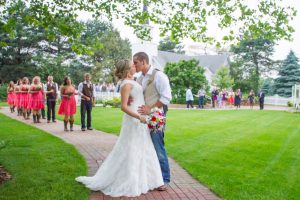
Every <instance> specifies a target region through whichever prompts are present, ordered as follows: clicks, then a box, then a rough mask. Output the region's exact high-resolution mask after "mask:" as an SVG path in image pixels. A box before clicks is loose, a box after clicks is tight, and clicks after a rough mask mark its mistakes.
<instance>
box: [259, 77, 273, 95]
mask: <svg viewBox="0 0 300 200" xmlns="http://www.w3.org/2000/svg"><path fill="white" fill-rule="evenodd" d="M261 90H263V91H264V93H265V95H267V96H272V95H274V90H275V88H274V79H272V78H266V79H264V80H263V84H262V87H261Z"/></svg>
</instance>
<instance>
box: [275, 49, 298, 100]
mask: <svg viewBox="0 0 300 200" xmlns="http://www.w3.org/2000/svg"><path fill="white" fill-rule="evenodd" d="M298 61H299V59H298V58H297V57H296V55H295V54H294V52H293V51H290V53H289V55H288V56H287V58H286V59H285V60H284V61H283V63H282V66H281V67H280V69H279V77H278V78H277V79H276V80H275V88H276V93H277V94H278V95H280V96H284V97H290V96H292V87H293V86H294V85H295V84H300V65H299V63H298Z"/></svg>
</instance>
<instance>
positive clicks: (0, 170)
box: [0, 165, 11, 184]
mask: <svg viewBox="0 0 300 200" xmlns="http://www.w3.org/2000/svg"><path fill="white" fill-rule="evenodd" d="M9 179H11V175H10V174H9V173H8V172H7V171H5V169H4V167H3V166H1V165H0V184H2V183H4V182H5V181H7V180H9Z"/></svg>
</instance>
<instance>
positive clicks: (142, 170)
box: [76, 80, 164, 197]
mask: <svg viewBox="0 0 300 200" xmlns="http://www.w3.org/2000/svg"><path fill="white" fill-rule="evenodd" d="M124 84H131V85H132V86H133V88H132V91H131V93H130V96H132V97H133V99H134V100H133V103H132V105H131V106H130V108H131V109H132V110H135V111H136V110H137V109H138V107H139V106H140V105H144V104H145V102H144V97H143V89H142V87H141V86H140V85H139V84H138V83H137V82H135V81H133V80H124V81H123V83H122V84H121V87H122V86H123V85H124ZM76 181H78V182H81V183H83V184H85V185H86V187H87V188H90V189H91V190H94V191H102V192H103V193H104V194H106V195H110V196H112V197H119V196H128V197H135V196H139V195H141V194H142V193H147V192H148V191H149V190H152V189H154V188H157V187H159V186H161V185H163V184H164V183H163V179H162V174H161V169H160V166H159V161H158V158H157V155H156V152H155V149H154V146H153V143H152V140H151V137H150V133H149V130H148V127H147V125H145V124H142V123H140V122H139V120H137V119H135V118H133V117H131V116H129V115H127V114H124V116H123V122H122V128H121V132H120V136H119V138H118V141H117V142H116V144H115V146H114V148H113V150H112V152H111V153H110V154H109V156H108V157H107V158H106V159H105V161H104V163H103V164H102V165H101V167H100V168H99V169H98V171H97V173H96V174H95V175H94V176H93V177H85V176H81V177H77V178H76Z"/></svg>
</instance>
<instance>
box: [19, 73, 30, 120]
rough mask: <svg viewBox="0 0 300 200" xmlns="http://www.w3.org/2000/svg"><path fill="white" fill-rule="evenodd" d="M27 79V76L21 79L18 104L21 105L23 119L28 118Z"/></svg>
mask: <svg viewBox="0 0 300 200" xmlns="http://www.w3.org/2000/svg"><path fill="white" fill-rule="evenodd" d="M29 87H30V85H29V79H28V78H27V77H24V78H23V80H22V84H21V86H20V93H21V96H20V105H21V107H22V111H23V117H24V119H29V114H30V109H28V101H29V94H28V90H29Z"/></svg>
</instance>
